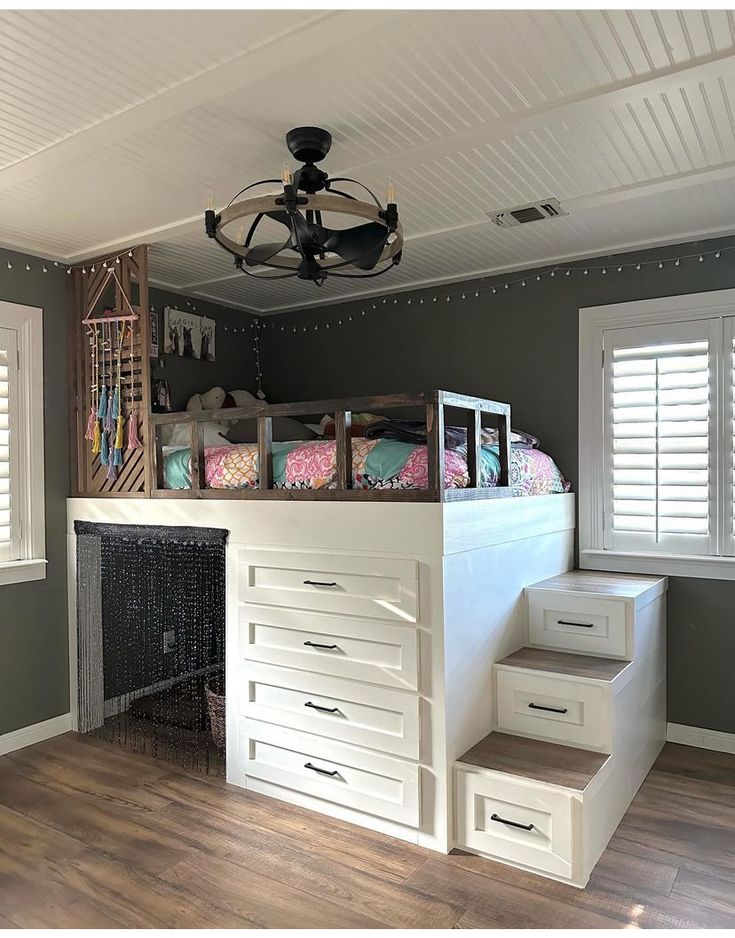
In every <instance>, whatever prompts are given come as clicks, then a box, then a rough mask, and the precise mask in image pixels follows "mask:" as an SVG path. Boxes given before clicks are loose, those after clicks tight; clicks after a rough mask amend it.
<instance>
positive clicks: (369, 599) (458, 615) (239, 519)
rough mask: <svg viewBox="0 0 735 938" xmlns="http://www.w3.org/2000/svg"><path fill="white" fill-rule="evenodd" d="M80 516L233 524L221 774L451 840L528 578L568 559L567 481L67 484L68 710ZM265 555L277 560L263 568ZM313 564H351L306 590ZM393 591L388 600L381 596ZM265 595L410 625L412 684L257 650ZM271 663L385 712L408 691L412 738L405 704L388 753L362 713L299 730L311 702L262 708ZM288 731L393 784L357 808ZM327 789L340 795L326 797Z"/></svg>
mask: <svg viewBox="0 0 735 938" xmlns="http://www.w3.org/2000/svg"><path fill="white" fill-rule="evenodd" d="M76 520H83V521H91V522H100V523H103V522H104V523H108V524H152V525H188V526H191V525H194V526H205V527H222V528H226V529H227V530H228V531H229V532H230V534H229V539H228V544H227V688H228V689H227V718H228V760H227V762H228V769H227V777H228V781H229V782H231V783H232V784H234V785H239V786H241V787H243V788H248V789H251V790H253V791H259V792H262V793H265V794H267V795H271V796H273V797H276V798H280V799H283V800H286V801H290V802H294V803H297V804H300V805H304V806H306V807H308V808H311V809H313V810H316V811H321V812H324V813H326V814H329V815H332V816H335V817H340V818H343V819H345V820H347V821H351V822H354V823H357V824H361V825H363V826H366V827H369V828H371V829H374V830H378V831H383V832H385V833H388V834H392V835H394V836H397V837H400V838H403V839H405V840H409V841H411V842H414V843H418V844H420V845H423V846H425V847H429V848H431V849H434V850H438V851H442V852H447V851H449V850H450V849H451V848H452V847H453V846H454V844H455V840H454V824H453V813H454V812H453V809H452V804H453V792H452V776H453V773H452V767H453V764H454V761H455V760H456V759H457V758H458V757H459V756H460V755H461V754H462V753H463V752H465V751H466V750H467V749H469V748H470V747H471V746H473V745H474V744H475V743H477V742H478V741H479V740H480V739H482V738H483V737H484V736H485V735H486V734H487V733H489V732H490V731H491V729H492V728H493V727H494V725H495V715H494V712H493V710H494V703H493V697H494V694H493V687H492V680H493V678H492V675H493V663H494V662H495V661H497V660H498V659H499V658H502V657H503V656H504V655H507V654H509V653H511V652H513V651H515V650H517V649H518V648H520V647H521V646H523V645H524V644H525V643H526V642H527V638H528V637H527V634H526V629H527V625H526V616H525V614H524V609H525V607H524V597H523V589H524V587H525V586H526V585H528V584H531V583H535V582H537V581H539V580H543V579H545V578H547V577H551V576H554V575H556V574H559V573H563V572H565V571H567V570H569V569H571V567H572V566H573V547H574V528H575V512H574V496H573V495H547V496H537V497H525V498H502V499H488V500H482V499H480V500H477V501H458V502H448V503H441V502H438V503H416V504H412V503H388V502H386V503H353V502H342V501H334V502H311V501H301V502H282V501H268V502H266V501H237V500H232V499H229V500H228V499H222V500H217V499H216V498H210V499H207V500H202V501H195V500H175V499H171V500H158V499H131V498H112V497H106V498H72V499H69V502H68V528H67V530H68V548H69V549H68V557H69V626H70V627H69V655H70V688H71V707H70V709H71V713H72V715H73V718H74V719H75V715H76V711H77V699H76V694H77V687H76V672H77V648H76V567H75V557H76V547H75V536H74V521H76ZM264 558H265V560H264ZM266 560H267V564H266ZM266 566H267V568H268V571H270V572H268V574H267V576H266V575H265V574H263V573H262V571H263V570H265V569H266ZM312 570H317V571H319V572H320V574H325V572H329V573H330V580H331V579H334V580H337V579H339V578H340V577H342V579H343V580H344V583H345V584H347V585H345V586H344V587H342V586H340V587H339V589H337V590H331V591H330V589H329V588H328V587H321V586H318V587H315V588H312V587H306V588H302V587H301V586H300V584H301V583H302V582H303V581H302V580H298V583H297V584H296V586H297V587H298V588H296V587H295V586H294V583H296V581H295V580H294V577H295V576H301V575H302V574H303V573H304V572H305V571H312ZM294 571H296V572H294ZM350 571H353V572H350ZM355 571H356V572H355ZM348 574H349V575H348ZM307 579H308V577H307ZM381 591H382V592H381ZM388 595H390V597H394V599H391V600H390V601H388V600H387V599H386V596H388ZM395 597H398V598H397V599H395ZM259 610H260V611H262V610H267V611H268V616H269V618H268V621H270V622H275V623H276V627H278V626H279V618H278V617H279V616H281V617H282V619H283V620H284V621H287V622H293V621H294V620H298V621H299V622H300V623H301V624H302V627H308V625H309V623H310V622H312V621H313V622H314V624H315V628H316V626H317V625H318V626H319V627H320V628H322V631H323V630H324V621H325V620H327V621H328V623H330V625H331V628H333V630H334V633H335V634H338V635H339V634H346V632H347V631H348V630H350V629H351V630H352V634H357V635H358V636H364V638H365V641H367V642H372V643H373V644H375V643H376V642H377V641H378V639H377V638H376V636H379V637H380V641H383V637H384V636H386V635H388V636H395V638H394V639H393V638H390V637H389V638H387V639H385V642H386V643H387V646H390V647H393V646H392V645H391V642H393V644H395V645H396V647H398V644H399V643H400V640H401V638H406V639H410V642H409V645H410V643H411V642H413V643H414V645H415V646H416V647H417V649H418V666H417V669H416V675H415V676H416V680H415V687H413V688H411V687H407V688H406V689H400V688H399V689H398V690H396V689H395V686H394V687H393V688H391V689H390V690H388V687H387V684H388V683H390V682H391V681H393V678H392V677H390V678H387V677H386V679H385V680H384V679H383V678H382V676H381V669H380V668H377V669H376V668H374V669H373V671H372V672H370V670H369V668H368V670H367V672H365V673H363V672H359V673H358V672H356V671H355V670H354V668H353V670H352V671H344V672H341V673H342V676H341V677H340V678H339V679H338V680H337V679H335V676H334V674H335V672H334V667H335V665H334V662H333V660H332V661H331V662H330V665H329V667H330V669H331V671H329V672H327V671H325V670H323V669H322V666H321V664H320V661H321V662H323V661H324V660H325V659H324V657H323V656H320V655H318V654H314V655H309V657H308V658H303V661H304V662H305V663H304V664H303V665H301V664H299V666H298V667H291V666H283V664H282V663H277V661H276V660H275V659H274V660H271V662H270V664H267V665H264V664H263V657H262V654H261V657H260V658H259V660H258V661H257V662H254V661H252V660H249V652H248V643H247V641H245V640H244V639H243V638H242V636H243V634H244V633H243V629H242V628H241V624H242V623H245V624H247V623H248V622H249V621H250V620H253V619H254V618H255V619H257V615H258V612H259ZM274 617H275V618H274ZM310 617H311V618H310ZM356 626H359V628H358V629H356ZM402 630H404V631H402ZM405 630H409V631H405ZM284 634H285V633H284ZM289 634H292V632H289ZM297 644H298V645H301V644H303V643H300V642H298V643H297ZM387 646H386V647H387ZM371 647H372V646H371ZM401 647H402V646H401ZM261 652H262V649H261ZM271 652H272V649H269V648H266V649H265V652H263V653H265V654H266V660H270V659H268V658H267V655H269V654H271ZM280 653H281V652H279V654H280ZM294 654H298V655H301V656H303V655H304V651H303V649H301V648H300V647H299V648H297V649H296V650H295V651H294ZM409 657H410V656H409ZM294 660H298V661H301V660H302V658H297V659H294ZM407 661H408V664H407V666H408V667H409V668H410V666H411V663H410V660H408V659H407ZM373 664H374V663H373ZM337 666H340V665H339V664H338V665H337ZM372 666H373V665H371V667H372ZM361 667H362V665H361ZM392 673H393V672H391V674H392ZM264 674H265V675H266V678H264V677H263V675H264ZM371 674H373V675H374V676H372V677H371ZM274 675H276V678H277V680H275V684H277V685H278V686H277V687H276V691H278V692H279V693H281V694H282V695H283V694H286V695H288V694H289V693H291V694H292V693H293V691H292V690H289V688H291V687H293V686H298V687H301V686H302V685H304V684H305V685H308V686H309V688H310V693H312V694H313V692H312V691H311V687H313V686H316V687H318V688H319V689H322V690H324V689H325V688H327V690H329V688H334V687H340V688H347V689H348V690H347V692H346V696H347V698H348V699H349V697H350V695H351V694H353V693H354V694H355V695H356V697H359V698H360V699H361V700H364V701H367V706H368V708H372V709H368V711H366V712H368V714H370V713H373V712H377V710H378V709H380V708H382V711H381V712H389V711H390V712H393V711H391V708H393V710H395V709H396V708H395V706H394V702H395V701H396V700H399V701H401V702H402V703H403V704H405V713H410V712H414V711H415V712H417V713H418V723H417V730H418V733H417V735H416V738H415V739H414V738H413V737H412V736H411V732H409V729H410V728H409V727H408V722H409V721H408V718H407V717H405V714H404V717H401V718H400V719H399V716H396V717H395V719H396V720H397V721H398V722H396V724H395V725H396V726H399V729H398V730H397V731H396V735H393V736H392V737H391V740H390V743H391V746H392V749H391V750H390V752H389V750H388V749H387V747H384V746H381V745H380V744H376V742H375V739H376V738H379V735H378V737H376V732H378V731H375V730H374V729H373V730H371V729H370V728H369V727H368V728H367V729H364V728H363V729H364V733H365V735H364V739H363V738H362V737H361V736H360V733H361V732H363V730H361V729H360V727H357V728H355V729H353V730H351V736H350V738H349V739H347V738H346V737H345V736H344V735H342V736H340V733H342V732H343V729H342V727H344V726H345V723H346V722H349V721H345V722H343V723H342V724H339V723H336V722H335V723H329V721H326V722H325V721H324V720H322V721H321V722H320V717H321V715H320V714H316V719H314V722H313V724H311V723H310V724H309V726H310V727H311V726H312V725H313V726H314V728H315V730H314V731H313V732H307V731H305V730H304V729H303V722H304V711H302V710H301V709H298V711H297V710H295V709H293V708H290V706H286V705H284V706H283V707H282V708H281V709H279V708H278V707H275V708H274V707H270V709H269V706H268V705H267V702H266V704H265V705H262V706H261V704H260V702H259V700H257V699H256V698H257V694H258V693H259V692H260V691H259V688H261V687H262V686H264V685H263V683H262V682H263V681H266V682H267V681H270V685H273V684H274ZM314 682H316V685H314ZM381 682H382V683H381ZM394 683H395V682H394ZM270 685H269V686H270ZM326 692H327V691H325V693H326ZM396 695H400V696H399V697H396ZM256 705H257V706H256ZM399 709H401V708H399ZM307 715H310V711H307ZM366 719H367V718H366ZM401 721H402V722H401ZM368 722H369V721H368ZM266 724H267V725H266ZM75 727H76V724H75ZM254 727H255V728H257V727H260V730H262V731H263V733H264V734H265V735H266V736H267V737H268V739H269V740H270V741H271V743H272V745H271V748H270V749H269V750H268V751H270V752H276V750H274V749H273V748H272V747H273V745H275V746H276V747H278V746H279V745H280V746H282V747H283V758H284V759H285V760H286V761H284V762H283V764H282V765H280V767H278V768H277V769H276V768H274V767H273V765H269V766H266V768H265V769H264V768H263V766H262V765H261V762H260V761H259V757H258V751H259V750H258V749H257V747H258V746H259V745H260V743H259V742H258V738H257V737H258V734H257V733H255V732H254ZM333 727H334V729H332V728H333ZM380 732H382V731H380ZM391 732H392V731H391ZM273 741H275V742H273ZM294 746H296V748H297V749H298V751H299V752H302V753H303V752H305V753H312V752H313V751H314V749H315V748H316V750H318V751H317V756H315V758H316V757H318V755H319V753H322V752H325V753H327V755H328V756H329V757H331V758H332V760H333V761H334V760H337V761H338V760H339V758H343V759H345V760H346V765H347V766H348V768H347V769H346V770H345V773H346V775H349V773H350V771H351V769H350V768H349V767H350V766H355V767H357V768H356V769H355V771H358V770H359V771H360V772H361V773H362V775H361V779H362V781H361V783H360V784H361V785H362V786H363V787H362V789H361V790H363V791H365V785H368V786H369V785H370V784H372V783H371V779H376V780H381V779H382V781H381V785H382V786H383V787H381V788H380V789H379V790H378V788H376V790H375V792H372V793H371V792H368V793H367V794H365V798H364V806H365V807H368V808H369V810H363V809H362V808H363V805H362V804H361V802H360V798H359V797H358V798H357V800H355V797H352V796H351V797H349V798H348V797H347V796H346V795H345V794H344V791H345V788H344V787H341V788H339V789H338V788H335V787H333V788H331V789H330V788H329V781H330V780H329V779H328V778H322V777H320V776H314V775H310V773H308V772H306V773H301V774H299V773H298V772H296V771H295V770H294V769H293V768H290V763H288V758H291V756H292V755H293V750H294ZM289 747H290V748H289ZM266 748H267V747H266ZM277 751H278V752H281V750H277ZM386 753H388V754H386ZM299 758H300V762H301V763H303V761H304V760H303V758H302V757H299ZM371 767H372V773H373V774H371ZM297 768H298V769H299V770H300V769H301V768H302V766H301V764H299V765H298V766H297ZM274 779H277V781H274ZM289 780H291V781H289ZM412 780H413V781H412ZM383 782H385V785H383ZM389 783H390V784H389ZM345 784H346V783H345ZM376 784H377V782H376ZM386 785H389V787H388V788H386V787H385V786H386ZM330 791H334V792H335V793H336V794H335V795H334V797H333V796H332V795H331V794H330ZM386 791H388V792H389V794H387V795H386V794H385V792H386ZM381 792H383V794H381ZM390 792H393V794H390ZM381 798H382V799H383V802H381ZM381 803H384V804H385V810H381V807H380V805H381ZM397 817H398V818H401V819H399V820H397V819H396V818H397Z"/></svg>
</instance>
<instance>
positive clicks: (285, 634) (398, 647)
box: [238, 605, 418, 691]
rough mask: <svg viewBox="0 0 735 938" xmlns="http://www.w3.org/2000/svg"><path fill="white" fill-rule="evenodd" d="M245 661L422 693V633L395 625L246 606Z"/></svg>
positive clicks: (241, 615) (240, 613)
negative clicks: (419, 642) (419, 651)
mask: <svg viewBox="0 0 735 938" xmlns="http://www.w3.org/2000/svg"><path fill="white" fill-rule="evenodd" d="M238 616H239V629H240V632H239V645H238V650H239V654H240V657H241V658H242V659H244V660H249V661H260V662H262V663H264V664H276V665H282V666H283V667H287V668H298V669H300V670H303V671H315V672H318V673H320V674H331V675H334V676H335V677H345V678H350V679H352V680H356V681H367V682H368V683H371V684H382V685H385V686H387V687H399V688H403V689H404V690H412V691H415V690H417V688H418V662H417V633H416V629H415V628H414V627H413V626H410V625H408V626H402V625H389V624H388V623H383V622H375V621H366V620H364V619H353V618H346V617H342V616H328V615H319V614H317V613H313V612H300V611H296V610H293V609H279V608H273V607H269V606H251V605H243V606H240V608H239V610H238Z"/></svg>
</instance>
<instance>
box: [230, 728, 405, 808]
mask: <svg viewBox="0 0 735 938" xmlns="http://www.w3.org/2000/svg"><path fill="white" fill-rule="evenodd" d="M242 738H243V745H242V746H241V752H242V753H243V758H244V766H243V768H244V771H245V773H246V774H247V775H249V776H252V777H254V778H258V779H261V780H262V781H266V782H270V783H271V784H274V785H282V786H283V787H285V788H290V789H292V790H294V791H300V792H303V793H305V794H307V795H312V796H314V797H316V798H323V799H324V800H325V801H331V802H334V803H335V804H341V805H346V806H347V807H350V808H354V809H356V810H357V811H362V812H365V813H367V814H373V815H377V816H378V817H383V818H387V819H388V820H392V821H398V822H399V823H401V824H407V825H409V826H411V827H418V825H419V767H418V766H417V765H416V764H415V763H411V762H403V761H402V760H400V759H393V758H392V757H390V756H385V755H382V754H380V753H376V752H368V751H366V750H362V749H356V748H354V747H352V746H346V745H344V744H343V743H336V742H334V741H333V740H329V739H324V738H323V737H319V736H311V735H310V734H309V733H300V732H295V731H293V730H287V729H284V728H283V727H280V726H273V725H272V724H267V723H258V722H256V721H254V720H244V721H243V725H242Z"/></svg>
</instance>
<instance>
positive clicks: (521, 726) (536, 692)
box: [495, 667, 611, 752]
mask: <svg viewBox="0 0 735 938" xmlns="http://www.w3.org/2000/svg"><path fill="white" fill-rule="evenodd" d="M495 674H496V687H497V694H498V729H501V730H507V731H508V732H511V733H516V734H518V735H522V736H534V737H537V738H539V739H547V740H551V741H553V742H560V743H566V744H567V745H569V746H578V747H579V748H581V749H594V750H596V751H597V752H610V738H611V737H610V695H609V691H608V688H606V687H604V686H602V685H600V684H594V683H585V682H582V681H576V680H571V679H566V678H557V677H550V676H548V675H546V674H540V673H538V672H536V671H533V672H531V671H512V670H504V669H502V668H497V667H496V671H495Z"/></svg>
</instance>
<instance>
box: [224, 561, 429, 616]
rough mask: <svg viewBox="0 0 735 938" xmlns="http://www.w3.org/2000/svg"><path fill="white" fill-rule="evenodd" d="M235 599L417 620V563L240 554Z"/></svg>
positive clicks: (324, 610)
mask: <svg viewBox="0 0 735 938" xmlns="http://www.w3.org/2000/svg"><path fill="white" fill-rule="evenodd" d="M239 599H240V601H241V602H249V603H263V604H265V605H268V606H285V607H287V608H293V609H313V610H316V611H318V612H337V613H340V614H342V615H349V616H363V617H368V618H371V619H372V618H375V619H393V620H396V621H399V622H416V621H417V620H418V563H417V561H415V560H401V559H394V558H392V557H366V556H358V555H355V554H349V555H348V554H320V553H310V552H305V551H292V550H288V551H285V550H247V549H244V550H241V551H240V558H239Z"/></svg>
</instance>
